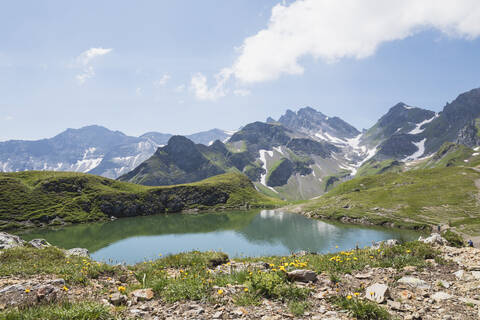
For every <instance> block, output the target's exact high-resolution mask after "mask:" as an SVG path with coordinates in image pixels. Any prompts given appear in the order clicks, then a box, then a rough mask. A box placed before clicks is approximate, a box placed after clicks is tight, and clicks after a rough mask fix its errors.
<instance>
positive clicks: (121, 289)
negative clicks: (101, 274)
mask: <svg viewBox="0 0 480 320" xmlns="http://www.w3.org/2000/svg"><path fill="white" fill-rule="evenodd" d="M125 290H126V288H125V287H124V286H119V287H118V291H120V292H121V293H124V292H125Z"/></svg>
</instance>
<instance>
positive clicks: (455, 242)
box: [442, 230, 465, 248]
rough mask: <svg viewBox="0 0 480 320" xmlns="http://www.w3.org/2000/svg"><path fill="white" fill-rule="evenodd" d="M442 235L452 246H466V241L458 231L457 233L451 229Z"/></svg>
mask: <svg viewBox="0 0 480 320" xmlns="http://www.w3.org/2000/svg"><path fill="white" fill-rule="evenodd" d="M442 237H444V238H445V240H447V241H448V244H449V245H451V246H452V247H456V248H461V247H463V246H465V243H464V242H463V239H462V237H461V236H460V235H459V234H458V233H455V232H453V231H451V230H447V231H445V232H444V233H443V234H442Z"/></svg>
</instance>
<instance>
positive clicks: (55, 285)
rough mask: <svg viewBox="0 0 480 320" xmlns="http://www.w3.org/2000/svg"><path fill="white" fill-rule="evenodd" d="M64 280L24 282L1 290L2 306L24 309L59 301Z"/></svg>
mask: <svg viewBox="0 0 480 320" xmlns="http://www.w3.org/2000/svg"><path fill="white" fill-rule="evenodd" d="M64 284H65V281H64V280H63V279H55V280H51V281H44V282H31V281H28V282H23V283H17V284H14V285H9V286H6V287H4V288H2V289H0V305H5V306H10V307H22V306H29V305H35V304H39V303H54V302H57V301H59V300H60V299H61V298H62V296H63V292H62V291H61V289H60V288H59V286H63V285H64Z"/></svg>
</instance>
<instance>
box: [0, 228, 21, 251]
mask: <svg viewBox="0 0 480 320" xmlns="http://www.w3.org/2000/svg"><path fill="white" fill-rule="evenodd" d="M23 245H25V241H23V240H22V239H20V237H19V236H15V235H13V234H9V233H6V232H0V250H1V249H10V248H15V247H22V246H23Z"/></svg>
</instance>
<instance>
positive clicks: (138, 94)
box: [135, 88, 143, 96]
mask: <svg viewBox="0 0 480 320" xmlns="http://www.w3.org/2000/svg"><path fill="white" fill-rule="evenodd" d="M135 94H136V95H137V96H142V95H143V90H142V88H137V89H135Z"/></svg>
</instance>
